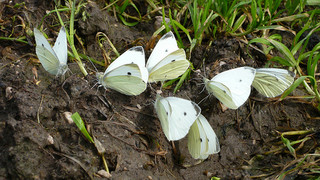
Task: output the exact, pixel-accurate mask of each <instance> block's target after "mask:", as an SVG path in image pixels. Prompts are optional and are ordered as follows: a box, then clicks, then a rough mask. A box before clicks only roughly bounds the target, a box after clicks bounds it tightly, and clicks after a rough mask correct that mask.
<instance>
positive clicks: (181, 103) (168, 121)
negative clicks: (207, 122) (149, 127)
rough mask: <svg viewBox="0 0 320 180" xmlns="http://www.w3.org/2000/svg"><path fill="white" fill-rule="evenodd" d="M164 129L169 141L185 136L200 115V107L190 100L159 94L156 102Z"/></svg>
mask: <svg viewBox="0 0 320 180" xmlns="http://www.w3.org/2000/svg"><path fill="white" fill-rule="evenodd" d="M154 107H155V109H156V112H157V115H158V118H159V120H160V123H161V127H162V130H163V132H164V134H165V136H166V137H167V139H168V140H169V141H176V140H179V139H182V138H183V137H185V136H186V135H187V134H188V132H189V129H190V127H191V125H192V124H193V123H194V121H195V120H196V119H197V118H198V117H199V115H200V112H201V109H200V107H199V106H198V105H197V104H196V103H194V102H192V101H189V100H186V99H182V98H177V97H165V98H164V97H161V96H160V95H157V100H156V102H155V104H154Z"/></svg>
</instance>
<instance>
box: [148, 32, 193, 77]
mask: <svg viewBox="0 0 320 180" xmlns="http://www.w3.org/2000/svg"><path fill="white" fill-rule="evenodd" d="M189 65H190V63H189V61H188V60H187V58H186V52H185V51H184V49H182V48H178V44H177V41H176V39H175V37H174V35H173V33H172V32H171V31H170V32H168V33H166V34H165V35H163V36H162V37H161V39H160V40H159V42H158V43H157V44H156V46H155V47H154V49H153V51H152V53H151V55H150V57H149V59H148V62H147V69H148V71H149V79H148V82H157V81H165V80H170V79H175V78H177V77H179V76H180V75H182V74H183V73H184V72H185V71H186V70H187V69H188V68H189Z"/></svg>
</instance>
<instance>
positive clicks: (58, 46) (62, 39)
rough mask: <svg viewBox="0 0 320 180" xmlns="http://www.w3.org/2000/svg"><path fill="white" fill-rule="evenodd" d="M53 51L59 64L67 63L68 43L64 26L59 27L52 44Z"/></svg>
mask: <svg viewBox="0 0 320 180" xmlns="http://www.w3.org/2000/svg"><path fill="white" fill-rule="evenodd" d="M52 49H53V51H54V52H55V53H56V55H57V57H58V59H59V61H60V64H62V65H65V64H67V60H68V44H67V35H66V30H65V28H64V27H62V28H61V29H60V32H59V35H58V37H57V40H56V42H55V43H54V46H53V48H52Z"/></svg>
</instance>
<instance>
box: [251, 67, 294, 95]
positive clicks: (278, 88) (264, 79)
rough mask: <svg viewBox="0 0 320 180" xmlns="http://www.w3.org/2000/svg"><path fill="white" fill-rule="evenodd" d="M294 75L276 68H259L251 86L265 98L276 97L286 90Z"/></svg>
mask: <svg viewBox="0 0 320 180" xmlns="http://www.w3.org/2000/svg"><path fill="white" fill-rule="evenodd" d="M294 77H295V74H294V73H293V72H291V71H288V70H285V69H278V68H260V69H257V70H256V75H255V78H254V80H253V83H252V86H253V87H254V88H255V89H256V90H257V91H258V92H259V93H261V94H262V95H264V96H266V97H276V96H279V95H281V94H282V93H283V92H284V91H285V90H286V89H288V88H289V87H290V86H291V84H292V83H293V81H294Z"/></svg>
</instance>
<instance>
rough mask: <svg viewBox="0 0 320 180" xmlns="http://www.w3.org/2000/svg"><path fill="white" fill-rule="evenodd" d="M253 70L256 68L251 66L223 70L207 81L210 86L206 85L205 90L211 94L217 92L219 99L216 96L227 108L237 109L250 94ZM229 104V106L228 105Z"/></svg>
mask: <svg viewBox="0 0 320 180" xmlns="http://www.w3.org/2000/svg"><path fill="white" fill-rule="evenodd" d="M255 72H256V70H255V69H254V68H251V67H240V68H235V69H231V70H228V71H224V72H222V73H220V74H218V75H216V76H215V77H213V78H212V79H211V80H210V81H209V83H210V85H211V86H206V87H207V90H208V91H209V92H211V93H213V94H218V96H220V97H219V98H220V99H219V98H218V97H217V98H218V99H219V100H220V101H221V102H222V103H223V104H224V105H226V106H227V107H228V108H231V109H237V108H238V107H240V106H241V105H242V104H244V103H245V101H246V100H247V99H248V97H249V95H250V92H251V84H252V81H253V79H254V76H255ZM207 83H208V82H207ZM212 84H213V85H212ZM228 96H229V97H228ZM230 98H231V101H230ZM226 100H227V101H226ZM232 102H233V103H232ZM229 104H230V106H228V105H229ZM232 104H234V105H232Z"/></svg>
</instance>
